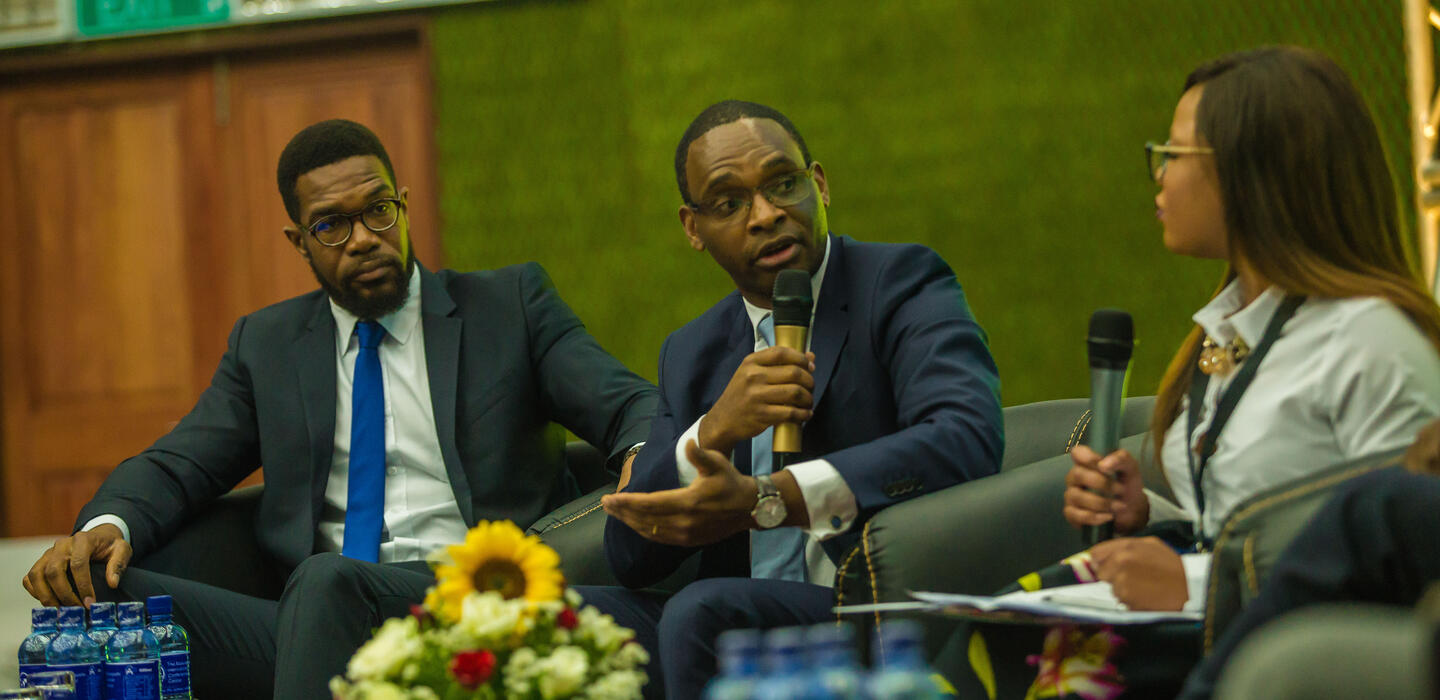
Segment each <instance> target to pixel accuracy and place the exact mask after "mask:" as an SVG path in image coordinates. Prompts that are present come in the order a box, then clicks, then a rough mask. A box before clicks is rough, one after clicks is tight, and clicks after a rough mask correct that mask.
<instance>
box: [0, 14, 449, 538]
mask: <svg viewBox="0 0 1440 700" xmlns="http://www.w3.org/2000/svg"><path fill="white" fill-rule="evenodd" d="M385 26H391V25H381V31H384V32H392V33H390V34H387V35H385V37H386V38H385V40H383V41H374V42H369V41H367V42H355V41H347V40H345V39H344V38H343V36H342V37H341V38H336V37H335V36H334V33H333V32H331V31H329V30H328V28H325V27H318V26H317V27H316V28H315V30H314V31H313V32H311V33H310V34H305V35H296V36H294V37H292V40H293V41H294V43H293V44H292V45H289V46H266V47H258V46H236V45H234V44H233V42H232V43H227V44H224V45H225V46H226V47H227V48H225V50H223V51H218V52H217V53H216V54H214V55H194V54H193V53H187V54H186V55H184V56H182V57H180V59H179V60H173V61H147V62H144V63H136V62H133V61H131V62H128V63H127V62H125V61H123V57H121V58H117V59H116V61H117V65H115V66H104V65H95V66H88V65H87V68H86V69H85V70H84V71H83V72H82V71H74V70H61V71H58V75H52V74H49V73H47V72H46V71H45V70H43V69H37V70H36V71H34V75H22V76H20V77H19V79H15V78H16V76H13V75H8V76H6V77H5V80H4V81H3V82H0V211H6V212H9V213H10V216H11V218H12V220H11V221H10V222H9V225H6V226H0V250H3V251H5V253H4V254H3V255H0V412H3V416H0V468H3V482H0V483H3V502H4V513H3V517H0V520H3V528H4V532H3V534H6V535H12V536H16V535H33V534H44V533H62V532H68V531H69V529H70V527H71V525H72V523H73V522H74V518H75V515H76V512H77V511H78V510H79V508H80V507H81V506H82V505H83V504H84V503H85V502H86V501H88V500H89V498H90V497H91V495H92V494H93V493H94V491H95V488H96V487H97V486H98V485H99V483H100V482H101V481H102V480H103V479H104V477H105V475H106V474H108V473H109V471H110V470H111V469H113V468H114V466H115V465H116V464H117V463H119V462H120V461H121V460H123V459H125V458H126V457H129V456H131V455H133V454H135V453H136V452H139V451H140V450H142V449H144V448H145V447H146V446H147V445H149V444H150V443H151V442H153V441H154V440H155V439H156V438H157V437H159V436H160V435H162V434H164V432H165V431H167V430H169V429H170V428H172V427H173V426H174V424H175V422H176V421H178V420H179V419H180V418H181V417H182V416H183V415H184V414H185V413H186V411H188V410H189V409H190V407H191V406H192V405H193V404H194V401H195V399H196V398H197V397H198V396H199V394H200V392H201V391H202V390H203V389H204V387H205V386H206V385H207V384H208V383H209V379H210V375H211V374H212V373H213V372H214V369H215V366H216V363H217V362H218V360H219V358H220V355H221V354H222V353H223V351H224V348H225V339H226V336H227V333H228V331H229V329H230V327H231V325H232V324H233V323H234V321H235V319H236V318H237V317H238V316H240V315H242V314H245V313H248V312H250V311H254V310H255V309H258V308H260V307H262V306H265V305H267V304H270V303H274V302H277V301H280V300H282V299H285V298H287V297H290V296H293V295H295V294H299V293H303V292H308V291H310V290H312V289H314V288H315V286H316V284H315V281H314V278H313V276H312V274H311V272H310V270H309V268H308V265H306V263H305V262H304V260H303V259H302V258H301V257H300V256H299V255H298V254H297V253H296V252H295V251H294V249H293V248H291V247H290V245H289V243H288V242H287V241H286V240H285V238H284V235H283V233H282V228H283V227H284V226H285V225H286V224H287V223H288V218H287V217H286V215H285V210H284V207H283V206H282V204H281V201H280V196H279V193H278V192H277V190H276V186H275V167H276V161H277V160H278V158H279V154H280V150H281V149H282V148H283V147H284V145H285V143H286V142H288V141H289V139H290V137H291V136H293V135H294V134H295V132H297V131H299V130H300V129H301V128H303V127H304V126H306V125H307V124H310V123H312V122H315V121H319V120H321V119H326V118H331V117H345V118H350V119H355V120H357V121H360V122H362V123H365V124H367V125H369V126H370V127H371V128H373V129H374V130H375V131H376V133H377V134H379V136H380V137H381V139H382V141H384V143H385V144H386V147H387V148H388V149H389V152H390V155H391V158H392V161H393V162H394V165H395V168H396V170H397V174H398V175H399V178H400V184H401V185H402V186H407V185H408V186H409V187H410V190H411V192H410V200H409V201H410V216H411V220H412V222H413V226H412V229H413V230H414V231H415V232H416V236H415V239H416V249H417V254H418V255H419V256H420V258H421V259H422V260H424V261H425V262H427V263H430V264H432V265H434V266H439V265H440V264H442V261H441V259H440V242H439V240H438V237H437V236H435V235H432V234H431V232H433V231H436V230H438V229H437V227H436V226H435V224H434V222H435V212H436V210H437V206H436V190H437V187H436V183H435V175H434V173H435V164H434V152H433V145H432V138H433V131H434V129H433V119H432V116H431V108H430V99H431V97H430V95H431V88H430V77H429V59H428V48H427V47H426V46H425V45H424V43H423V31H421V30H420V29H419V28H418V26H417V25H416V24H414V23H411V24H409V25H402V26H400V27H399V28H398V29H385V28H384V27H385ZM354 31H359V32H361V33H364V32H372V34H373V32H374V28H373V27H372V28H370V29H367V28H365V27H363V26H362V27H360V28H359V29H355V30H354ZM367 36H370V35H367ZM317 37H322V38H320V39H318V40H317ZM371 38H374V37H373V36H371ZM222 43H223V42H222ZM375 45H379V46H383V47H385V48H374V46H375ZM355 47H359V48H355ZM87 61H88V59H87ZM258 479H259V475H258V472H257V474H256V475H254V476H252V477H251V478H250V479H248V480H247V481H246V483H253V482H255V481H258Z"/></svg>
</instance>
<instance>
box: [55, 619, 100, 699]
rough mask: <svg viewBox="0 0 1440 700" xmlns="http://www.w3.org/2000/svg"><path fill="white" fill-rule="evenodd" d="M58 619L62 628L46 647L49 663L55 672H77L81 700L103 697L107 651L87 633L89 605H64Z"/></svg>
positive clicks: (78, 695)
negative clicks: (104, 663) (103, 669)
mask: <svg viewBox="0 0 1440 700" xmlns="http://www.w3.org/2000/svg"><path fill="white" fill-rule="evenodd" d="M57 618H58V622H59V627H60V631H59V632H58V633H57V634H56V635H55V638H54V639H51V640H50V645H49V646H48V647H46V648H45V663H46V664H48V665H49V666H50V669H51V670H53V671H70V672H71V673H74V674H75V697H76V699H77V700H101V695H100V687H101V680H102V679H101V675H100V674H101V661H102V659H104V657H105V652H104V650H102V649H101V648H100V645H99V644H96V643H95V640H93V639H91V638H90V635H88V634H86V633H85V608H82V607H80V606H78V605H72V606H66V607H63V608H60V612H59V614H58V615H57Z"/></svg>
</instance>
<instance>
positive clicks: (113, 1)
mask: <svg viewBox="0 0 1440 700" xmlns="http://www.w3.org/2000/svg"><path fill="white" fill-rule="evenodd" d="M75 10H76V11H75V20H76V24H77V25H78V28H79V30H80V33H81V34H84V35H87V36H98V35H104V34H120V33H128V32H147V31H156V30H165V29H178V28H181V27H189V26H193V25H200V24H213V23H216V22H224V21H225V20H227V19H229V18H230V4H229V2H228V1H227V0H76V6H75Z"/></svg>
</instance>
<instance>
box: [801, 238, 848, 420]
mask: <svg viewBox="0 0 1440 700" xmlns="http://www.w3.org/2000/svg"><path fill="white" fill-rule="evenodd" d="M849 287H850V280H848V279H846V278H845V244H844V239H842V238H840V237H839V236H836V235H833V234H832V235H831V236H830V261H829V262H828V263H826V267H825V280H824V282H822V283H821V285H820V299H819V301H818V302H817V303H818V306H817V307H816V309H815V325H814V327H813V328H812V329H811V334H812V335H813V336H814V337H813V338H812V339H811V341H810V350H811V352H814V353H815V391H814V392H812V394H813V396H814V398H815V403H814V405H815V406H819V405H820V400H821V399H822V398H824V396H825V389H826V388H828V387H829V386H830V378H831V377H832V376H834V374H835V365H836V363H837V362H838V361H839V360H840V351H841V350H843V349H844V348H845V340H846V338H847V337H848V335H849V331H850V320H849V319H850V310H849V306H850V297H849Z"/></svg>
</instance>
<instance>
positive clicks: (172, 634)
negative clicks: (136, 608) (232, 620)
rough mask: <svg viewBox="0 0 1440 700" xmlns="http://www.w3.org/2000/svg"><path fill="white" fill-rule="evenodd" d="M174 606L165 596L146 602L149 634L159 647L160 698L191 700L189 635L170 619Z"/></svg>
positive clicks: (153, 597) (164, 699) (150, 598)
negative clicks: (148, 616) (153, 636)
mask: <svg viewBox="0 0 1440 700" xmlns="http://www.w3.org/2000/svg"><path fill="white" fill-rule="evenodd" d="M174 605H175V603H174V601H172V600H171V599H170V596H168V595H152V596H150V597H149V598H146V599H145V608H146V610H147V611H149V613H150V632H151V634H154V635H155V641H156V642H158V643H159V644H160V698H161V700H190V698H191V695H190V635H189V634H187V633H186V632H185V628H184V627H181V626H180V625H177V624H175V622H174V620H172V619H171V612H172V609H173V607H174Z"/></svg>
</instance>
